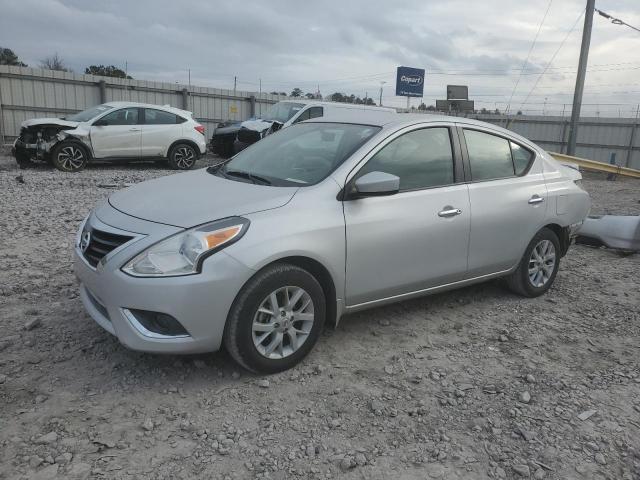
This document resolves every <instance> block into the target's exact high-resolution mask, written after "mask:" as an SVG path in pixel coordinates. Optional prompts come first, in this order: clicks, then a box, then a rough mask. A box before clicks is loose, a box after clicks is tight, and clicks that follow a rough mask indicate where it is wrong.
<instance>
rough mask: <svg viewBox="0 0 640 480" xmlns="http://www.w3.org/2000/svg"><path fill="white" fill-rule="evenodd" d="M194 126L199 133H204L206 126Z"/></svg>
mask: <svg viewBox="0 0 640 480" xmlns="http://www.w3.org/2000/svg"><path fill="white" fill-rule="evenodd" d="M193 128H195V129H196V130H197V131H198V133H201V134H202V135H204V126H202V125H196V126H195V127H193Z"/></svg>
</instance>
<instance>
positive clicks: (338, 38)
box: [0, 0, 640, 114]
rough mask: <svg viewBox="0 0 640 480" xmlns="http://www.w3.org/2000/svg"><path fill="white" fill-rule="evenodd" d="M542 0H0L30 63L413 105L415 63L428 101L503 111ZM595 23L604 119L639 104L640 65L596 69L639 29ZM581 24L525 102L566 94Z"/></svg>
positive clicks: (632, 4)
mask: <svg viewBox="0 0 640 480" xmlns="http://www.w3.org/2000/svg"><path fill="white" fill-rule="evenodd" d="M547 3H548V2H547V0H536V1H531V2H527V3H526V4H525V3H524V2H512V1H508V0H486V1H483V2H477V1H470V0H469V1H463V0H453V1H447V2H425V1H421V0H405V1H404V2H402V3H399V2H371V1H366V0H352V1H342V2H338V1H336V0H327V1H324V2H322V3H317V2H313V3H312V2H293V1H285V0H271V1H269V2H263V1H258V0H254V1H252V0H245V1H244V2H242V3H239V2H221V1H217V2H202V1H195V0H187V1H181V2H173V1H153V0H137V1H125V0H113V1H109V2H99V3H98V2H86V1H84V0H21V1H19V2H16V1H12V0H0V12H1V14H0V45H2V46H6V47H9V48H12V49H13V50H14V51H15V52H16V53H17V54H18V55H19V56H20V57H21V58H22V59H23V60H24V61H26V62H27V63H29V64H32V65H37V64H38V61H39V60H40V59H41V58H43V57H45V56H47V55H50V54H52V53H54V52H58V53H59V54H60V55H61V56H62V57H63V58H64V59H65V60H66V61H67V62H68V63H69V65H70V66H71V67H72V68H73V69H74V70H75V71H78V72H82V71H84V68H85V67H86V66H87V65H90V64H96V63H98V64H115V65H119V66H124V63H125V62H127V64H128V69H129V73H130V74H131V75H133V76H134V77H135V78H144V79H150V80H159V81H170V82H176V81H177V82H182V83H185V82H186V81H187V69H191V79H192V83H193V84H198V85H208V86H216V87H221V88H231V87H232V85H233V77H234V75H235V76H237V77H238V81H239V88H241V89H243V90H257V88H258V83H259V79H262V84H263V90H266V91H271V90H277V91H290V90H291V89H292V88H293V87H294V86H299V87H300V88H302V89H303V90H305V91H315V89H316V88H317V85H319V86H320V89H321V91H322V93H324V94H328V93H332V92H334V91H343V92H346V93H354V94H357V95H364V94H365V92H368V94H369V95H370V96H373V97H377V92H378V88H379V86H380V82H381V81H386V82H387V83H386V85H385V90H384V91H385V102H386V103H388V104H395V105H403V104H404V99H401V98H395V97H394V96H393V88H394V83H395V75H394V71H395V67H396V66H398V65H409V66H416V67H423V68H426V69H427V72H428V74H427V75H428V76H427V80H426V88H425V98H424V100H425V102H427V103H433V102H434V101H435V99H436V98H441V97H442V96H443V95H444V92H445V87H446V85H447V83H453V84H467V85H469V87H470V94H471V95H472V96H474V95H475V98H476V101H477V105H478V106H479V107H481V106H486V107H487V108H489V107H492V108H493V106H497V107H499V108H503V106H504V105H502V104H503V103H504V102H505V101H506V99H508V97H509V95H510V94H511V91H512V88H513V85H514V84H515V82H516V79H517V76H518V69H520V68H521V67H522V64H523V62H524V60H525V57H526V55H527V52H528V50H529V47H530V45H531V40H532V39H533V36H534V35H535V32H536V29H537V26H538V23H539V21H540V19H541V17H542V14H543V12H544V10H545V8H546V6H547ZM607 8H608V9H609V10H610V11H611V13H613V14H615V15H617V16H620V17H622V18H624V19H625V20H627V21H628V22H630V23H634V22H635V23H636V24H640V15H639V13H638V9H637V0H610V1H609V2H608V5H607ZM582 9H584V1H583V0H563V1H562V2H555V3H554V4H553V5H552V8H551V10H550V12H549V16H548V17H547V20H546V22H545V25H544V26H543V29H542V31H541V35H540V38H539V40H538V43H537V45H536V48H535V49H534V51H533V53H532V55H531V58H530V60H529V62H528V63H527V66H526V68H527V71H526V73H535V72H541V71H542V69H543V68H544V66H545V65H546V64H547V62H548V61H549V59H550V58H551V56H552V55H553V53H554V52H555V50H556V49H557V47H558V45H559V44H560V42H561V41H562V39H563V38H564V36H565V34H566V32H567V30H568V29H569V28H570V27H571V25H572V24H573V23H574V21H575V20H576V18H577V16H578V15H579V14H580V12H581V10H582ZM594 24H595V28H594V34H593V40H592V52H591V56H590V65H591V66H592V67H590V73H589V74H588V78H587V87H586V91H587V95H586V96H585V103H587V104H592V103H593V104H594V105H593V106H591V105H587V106H585V110H586V111H592V112H593V111H595V110H594V109H599V110H600V111H602V113H603V114H605V110H606V109H605V106H604V104H605V103H612V104H613V103H626V104H628V105H629V107H627V108H626V109H627V110H630V108H631V107H630V106H631V105H635V104H637V103H640V85H637V83H638V81H637V78H638V76H637V72H638V67H640V61H636V63H635V64H631V65H618V66H610V67H607V66H597V65H603V64H621V63H624V62H633V58H631V57H629V55H628V52H632V51H638V50H639V49H640V35H638V34H637V33H635V32H633V31H632V30H629V29H623V28H622V27H617V26H615V25H611V24H609V23H607V22H605V21H604V20H603V19H599V18H596V19H595V22H594ZM581 27H582V22H579V23H578V27H577V28H576V31H575V32H574V33H573V34H572V35H571V36H570V37H569V39H568V40H567V43H566V45H565V46H564V47H563V49H562V50H561V51H560V52H559V53H558V56H557V57H556V59H555V61H554V63H553V65H552V66H551V68H550V69H549V70H548V72H547V74H546V75H545V76H544V77H542V78H541V79H540V80H539V82H538V86H537V87H536V89H535V91H533V92H532V95H531V96H530V100H529V102H530V103H532V104H531V105H527V106H524V107H525V108H527V109H530V110H535V109H540V108H542V105H543V104H544V98H547V105H548V106H547V107H546V108H548V109H549V108H552V104H553V108H555V109H558V110H560V109H561V108H562V106H561V105H562V103H570V101H571V97H570V95H567V94H568V93H570V92H571V90H572V88H573V85H572V84H573V81H574V79H575V73H574V72H575V67H576V64H577V57H578V50H579V42H580V30H581ZM559 67H563V68H559ZM634 68H635V69H634ZM599 70H600V71H599ZM489 73H491V75H489ZM536 79H537V76H536V75H529V74H528V75H523V76H522V78H521V80H520V85H519V88H518V91H517V92H516V96H515V97H514V98H515V99H516V100H519V101H522V100H523V99H524V97H525V96H526V95H527V94H528V93H529V92H530V90H531V87H532V86H533V84H534V83H535V81H536ZM634 83H635V84H636V85H635V86H634V85H633V84H634ZM610 85H614V86H610ZM616 91H617V92H620V91H622V92H633V93H613V92H616ZM538 101H539V105H537V104H535V103H536V102H538ZM482 102H484V103H482ZM599 104H602V105H600V106H598V105H599ZM607 108H609V110H611V111H612V112H615V111H617V106H615V105H612V106H609V107H607ZM589 109H591V110H589Z"/></svg>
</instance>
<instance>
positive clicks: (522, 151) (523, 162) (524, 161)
mask: <svg viewBox="0 0 640 480" xmlns="http://www.w3.org/2000/svg"><path fill="white" fill-rule="evenodd" d="M510 143H511V154H512V155H513V165H514V166H515V167H516V175H522V174H523V173H524V172H525V171H526V170H527V168H529V163H530V162H531V159H532V158H533V153H531V152H530V151H529V150H527V149H526V148H524V147H521V146H520V145H518V144H517V143H513V142H510Z"/></svg>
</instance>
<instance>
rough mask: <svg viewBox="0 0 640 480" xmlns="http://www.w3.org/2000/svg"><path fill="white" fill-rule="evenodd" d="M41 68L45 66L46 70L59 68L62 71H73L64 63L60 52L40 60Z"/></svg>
mask: <svg viewBox="0 0 640 480" xmlns="http://www.w3.org/2000/svg"><path fill="white" fill-rule="evenodd" d="M40 68H44V69H45V70H59V71H61V72H70V71H71V69H70V68H68V67H67V66H66V64H65V63H64V60H63V58H62V57H61V56H59V55H58V52H56V53H54V54H53V55H50V56H48V57H46V58H44V59H42V60H40Z"/></svg>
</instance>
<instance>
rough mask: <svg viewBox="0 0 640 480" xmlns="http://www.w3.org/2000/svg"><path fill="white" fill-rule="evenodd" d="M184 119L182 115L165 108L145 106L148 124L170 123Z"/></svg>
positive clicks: (145, 120)
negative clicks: (155, 108)
mask: <svg viewBox="0 0 640 480" xmlns="http://www.w3.org/2000/svg"><path fill="white" fill-rule="evenodd" d="M180 119H181V120H182V121H180ZM184 121H185V119H183V118H182V117H179V116H178V115H175V114H173V113H170V112H165V111H163V110H154V109H153V108H145V110H144V123H146V124H147V125H170V124H175V123H182V122H184Z"/></svg>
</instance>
